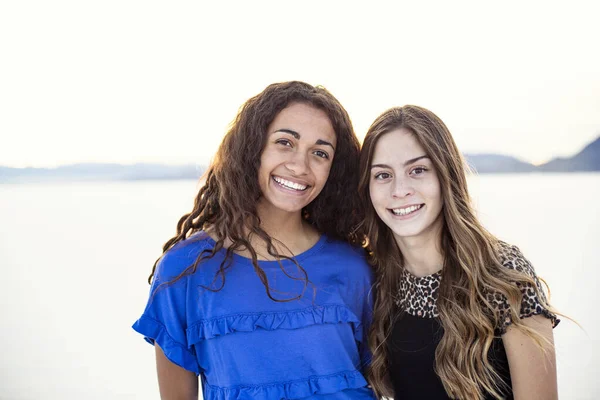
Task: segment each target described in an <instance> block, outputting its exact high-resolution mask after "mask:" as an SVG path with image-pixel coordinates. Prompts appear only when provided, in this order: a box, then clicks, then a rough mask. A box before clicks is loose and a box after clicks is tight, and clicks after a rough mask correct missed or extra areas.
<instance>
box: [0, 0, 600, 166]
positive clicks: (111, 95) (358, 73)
mask: <svg viewBox="0 0 600 400" xmlns="http://www.w3.org/2000/svg"><path fill="white" fill-rule="evenodd" d="M599 4H600V3H599V2H597V1H588V2H577V1H570V2H568V3H567V2H554V1H540V2H533V1H504V2H500V3H498V2H495V3H493V4H492V3H491V2H482V1H472V2H460V1H439V2H427V1H416V0H413V1H410V2H406V1H390V2H380V1H373V0H370V1H360V2H358V1H357V2H352V1H350V0H346V1H332V0H328V1H326V0H318V1H307V0H303V1H301V2H289V1H281V0H278V1H268V2H267V1H259V0H252V1H235V2H233V1H205V2H201V1H189V2H182V1H169V2H166V1H163V2H159V1H149V0H143V1H141V0H135V1H128V0H116V1H115V0H103V1H82V0H73V1H66V0H53V1H27V0H19V1H5V2H2V3H1V4H0V58H1V61H0V143H1V145H0V165H8V166H19V167H22V166H56V165H60V164H68V163H76V162H119V163H134V162H163V163H178V164H180V163H198V164H206V163H207V162H208V161H209V160H210V158H211V156H212V154H213V153H214V152H215V150H216V147H217V146H218V144H219V142H220V140H221V138H222V135H223V134H224V132H225V130H226V127H227V125H228V124H229V123H230V121H231V120H232V119H233V118H234V116H235V114H236V112H237V110H238V108H239V106H240V105H241V104H242V103H243V102H244V101H245V100H246V99H247V98H249V97H251V96H253V95H255V94H256V93H258V92H260V91H261V90H262V89H263V88H264V87H265V86H266V85H268V84H269V83H272V82H276V81H284V80H304V81H307V82H309V83H312V84H321V85H324V86H325V87H327V88H328V89H329V90H330V91H331V92H332V93H333V94H334V95H335V96H336V97H337V98H338V99H339V100H340V101H341V102H342V104H343V105H344V106H345V107H346V109H347V110H348V112H349V113H350V116H351V117H352V119H353V122H354V126H355V128H356V131H357V134H358V135H359V137H360V138H361V139H362V137H363V136H364V134H365V132H366V130H367V129H368V127H369V125H370V124H371V122H372V121H373V120H374V119H375V117H376V116H377V115H378V114H380V113H381V112H383V111H384V110H385V109H387V108H389V107H391V106H395V105H404V104H417V105H420V106H424V107H426V108H429V109H431V110H432V111H434V112H435V113H436V114H438V116H440V117H441V118H442V119H443V120H444V121H445V122H446V124H447V125H448V126H449V128H450V130H451V132H452V133H453V135H454V137H455V139H456V141H457V143H458V145H459V147H460V148H461V150H463V151H464V152H497V153H503V154H510V155H515V156H517V157H520V158H522V159H524V160H527V161H531V162H536V163H539V162H542V161H545V160H547V159H549V158H551V157H554V156H569V155H572V154H574V153H576V152H578V151H579V150H580V149H581V148H582V147H583V146H585V145H586V144H587V143H589V142H590V141H592V140H593V139H595V138H596V137H597V136H598V135H600V52H599V51H598V48H599V47H598V46H599V43H600V31H599V29H598V15H600V6H599Z"/></svg>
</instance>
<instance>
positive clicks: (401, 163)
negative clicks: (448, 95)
mask: <svg viewBox="0 0 600 400" xmlns="http://www.w3.org/2000/svg"><path fill="white" fill-rule="evenodd" d="M370 168H371V175H370V179H369V194H370V197H371V202H372V204H373V208H374V209H375V211H376V213H377V215H378V216H379V218H380V219H381V220H382V221H383V222H384V223H385V224H386V225H387V226H388V228H390V229H391V230H392V232H393V234H394V237H395V238H396V241H397V242H398V241H402V240H407V239H409V238H415V237H419V238H423V239H427V238H430V239H435V238H436V237H437V235H439V234H440V228H441V226H442V222H443V214H442V206H443V204H444V202H443V199H442V193H441V188H440V182H439V179H438V176H437V173H436V171H435V169H434V167H433V164H432V162H431V160H430V159H429V157H428V156H427V154H426V153H425V151H424V150H423V147H422V146H421V145H420V144H419V142H418V141H417V139H416V138H415V135H414V134H413V133H412V132H410V131H408V130H406V129H404V128H401V129H396V130H393V131H390V132H388V133H385V134H384V135H382V136H381V137H380V138H379V140H378V141H377V144H376V145H375V150H374V152H373V160H372V162H371V166H370Z"/></svg>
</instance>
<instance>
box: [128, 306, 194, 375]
mask: <svg viewBox="0 0 600 400" xmlns="http://www.w3.org/2000/svg"><path fill="white" fill-rule="evenodd" d="M133 329H134V330H136V331H137V332H139V333H141V334H142V335H144V339H145V340H146V341H147V342H148V343H150V344H154V343H155V342H156V343H157V344H158V345H159V347H160V348H161V350H162V351H163V353H164V354H165V356H166V357H167V358H168V359H169V360H170V361H171V362H172V363H174V364H176V365H179V366H180V367H182V368H185V369H187V370H188V371H192V372H194V373H196V375H199V374H200V368H199V367H198V362H197V361H196V355H195V354H194V353H193V352H192V350H190V349H188V348H186V346H185V345H184V344H182V343H179V342H178V341H176V340H175V339H173V338H172V337H171V336H170V335H169V333H168V332H167V329H166V328H165V326H164V325H163V324H161V323H160V322H158V321H156V320H155V319H152V318H150V317H148V316H145V315H143V316H142V317H141V318H140V319H138V320H137V321H136V322H135V324H133Z"/></svg>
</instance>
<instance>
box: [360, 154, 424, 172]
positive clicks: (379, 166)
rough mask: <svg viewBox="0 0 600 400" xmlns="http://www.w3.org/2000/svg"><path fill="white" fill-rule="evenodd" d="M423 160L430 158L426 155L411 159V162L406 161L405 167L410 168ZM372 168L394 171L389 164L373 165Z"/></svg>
mask: <svg viewBox="0 0 600 400" xmlns="http://www.w3.org/2000/svg"><path fill="white" fill-rule="evenodd" d="M423 158H429V156H428V155H427V154H424V155H422V156H419V157H415V158H411V159H410V160H406V161H405V162H404V166H405V167H406V166H409V165H410V164H413V163H415V162H417V161H419V160H421V159H423ZM372 168H388V169H392V167H390V166H389V165H387V164H373V165H371V169H372Z"/></svg>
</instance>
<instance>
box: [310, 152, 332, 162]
mask: <svg viewBox="0 0 600 400" xmlns="http://www.w3.org/2000/svg"><path fill="white" fill-rule="evenodd" d="M313 154H314V155H316V156H317V157H321V158H324V159H326V160H327V159H328V158H329V154H327V153H326V152H324V151H323V150H317V151H315V152H314V153H313Z"/></svg>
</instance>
